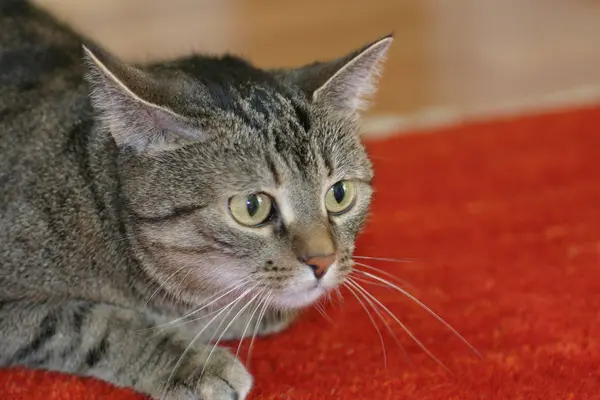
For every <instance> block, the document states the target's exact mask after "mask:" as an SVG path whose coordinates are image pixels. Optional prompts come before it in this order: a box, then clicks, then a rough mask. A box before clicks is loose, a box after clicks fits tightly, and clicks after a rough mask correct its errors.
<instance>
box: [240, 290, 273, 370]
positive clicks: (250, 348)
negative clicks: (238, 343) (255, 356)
mask: <svg viewBox="0 0 600 400" xmlns="http://www.w3.org/2000/svg"><path fill="white" fill-rule="evenodd" d="M272 297H273V295H270V296H267V297H265V302H264V304H263V307H262V309H261V310H260V313H259V314H258V318H257V320H256V326H255V327H254V333H253V334H252V340H250V347H249V348H248V353H247V354H246V364H247V366H248V367H249V366H250V357H251V355H252V347H253V346H254V340H255V339H256V334H257V333H258V329H259V328H260V324H261V322H262V319H263V318H264V316H265V313H266V311H267V309H268V308H269V302H270V300H271V298H272Z"/></svg>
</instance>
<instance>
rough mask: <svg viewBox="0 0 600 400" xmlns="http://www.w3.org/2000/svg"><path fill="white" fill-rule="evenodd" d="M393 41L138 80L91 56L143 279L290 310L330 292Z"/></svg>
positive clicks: (361, 215) (175, 68) (171, 69)
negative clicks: (291, 63)
mask: <svg viewBox="0 0 600 400" xmlns="http://www.w3.org/2000/svg"><path fill="white" fill-rule="evenodd" d="M391 42H392V38H391V37H390V36H388V37H385V38H383V39H380V40H378V41H376V42H374V43H372V44H370V45H368V46H365V47H364V48H362V49H360V50H358V51H355V52H353V53H351V54H350V55H348V56H346V57H343V58H340V59H337V60H334V61H331V62H326V63H315V64H311V65H308V66H305V67H302V68H298V69H291V70H277V71H265V70H260V69H257V68H255V67H253V66H251V65H250V64H248V63H246V62H245V61H242V60H240V59H238V58H234V57H223V58H207V57H200V56H192V57H189V58H185V59H179V60H176V61H171V62H165V63H161V64H157V65H153V66H149V67H146V68H143V69H140V68H136V67H133V66H129V65H126V64H124V63H122V62H120V61H118V60H116V59H115V58H114V57H112V56H109V55H107V54H106V53H104V52H102V51H100V50H94V51H93V52H92V51H91V50H89V49H88V48H85V57H86V60H87V65H88V74H87V78H88V81H89V82H90V84H91V88H92V92H91V93H92V95H91V96H92V102H93V104H94V107H95V109H96V110H97V112H98V122H99V123H100V124H102V126H104V128H105V131H109V132H110V134H111V135H112V138H113V139H114V142H115V143H116V146H117V148H118V154H119V155H118V173H119V179H120V184H121V190H122V193H121V198H122V201H123V209H124V210H123V213H124V218H125V220H126V221H127V228H128V235H129V239H130V241H131V245H132V248H133V250H134V252H135V255H136V257H137V259H138V260H139V262H140V265H142V267H143V268H144V269H145V271H146V273H147V274H148V275H149V276H150V277H152V279H154V280H155V281H156V282H157V283H159V284H160V285H161V286H162V287H163V288H164V289H165V290H166V291H167V292H169V293H170V294H171V295H172V296H174V297H176V298H179V299H182V300H185V301H188V302H192V303H200V302H202V301H206V298H207V296H211V295H212V296H215V297H216V296H218V295H226V296H225V298H226V297H230V296H229V295H228V294H231V295H234V294H235V295H239V294H240V293H246V301H249V300H250V299H258V298H261V299H263V298H266V297H268V298H269V301H270V302H271V304H273V305H275V306H279V307H282V308H296V307H302V306H306V305H308V304H310V303H311V302H313V301H315V300H316V299H317V298H319V297H320V296H321V295H323V294H324V293H326V292H327V291H328V290H331V289H333V288H336V287H338V286H339V285H340V284H341V283H342V282H343V281H344V279H345V278H346V277H347V276H348V274H349V273H350V271H351V269H352V259H351V255H352V252H353V250H354V241H355V238H356V235H357V234H358V232H359V230H360V229H361V226H362V225H363V223H364V221H365V218H366V216H367V211H368V207H369V203H370V200H371V192H372V189H371V178H372V170H371V164H370V162H369V159H368V158H367V154H366V152H365V150H364V148H363V146H362V145H361V142H360V138H359V135H358V123H359V115H360V111H361V109H362V108H363V107H364V105H365V100H366V97H367V96H368V95H369V94H370V93H371V92H372V91H373V88H374V84H375V81H376V78H377V72H378V67H379V65H380V64H381V62H382V59H383V58H384V56H385V54H386V52H387V50H388V47H389V45H390V44H391Z"/></svg>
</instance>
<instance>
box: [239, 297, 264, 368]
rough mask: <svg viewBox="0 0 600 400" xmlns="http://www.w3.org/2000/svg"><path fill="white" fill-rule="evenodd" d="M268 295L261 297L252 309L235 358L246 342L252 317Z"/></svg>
mask: <svg viewBox="0 0 600 400" xmlns="http://www.w3.org/2000/svg"><path fill="white" fill-rule="evenodd" d="M265 291H266V289H265V290H263V291H261V292H260V294H261V295H262V294H263V293H264V292H265ZM267 296H268V294H267ZM267 296H265V297H263V298H262V299H259V300H258V301H257V302H256V307H255V308H254V311H252V314H251V315H250V318H249V319H248V323H246V327H245V328H244V331H243V332H242V335H241V337H240V342H239V343H238V347H237V351H236V352H235V358H238V355H239V353H240V349H241V348H242V343H243V342H244V337H245V336H246V332H247V331H248V328H249V327H250V324H251V323H252V319H253V318H254V315H256V312H257V311H258V309H259V308H260V306H261V305H262V303H263V302H265V301H266V299H267Z"/></svg>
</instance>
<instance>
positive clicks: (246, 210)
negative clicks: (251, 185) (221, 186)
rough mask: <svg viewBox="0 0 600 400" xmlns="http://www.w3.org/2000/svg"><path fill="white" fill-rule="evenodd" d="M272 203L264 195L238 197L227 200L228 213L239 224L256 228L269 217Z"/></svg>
mask: <svg viewBox="0 0 600 400" xmlns="http://www.w3.org/2000/svg"><path fill="white" fill-rule="evenodd" d="M272 210H273V201H272V200H271V198H270V197H269V196H267V195H266V194H264V193H253V194H250V195H238V196H234V197H232V198H231V199H229V212H230V213H231V215H232V216H233V218H234V219H235V220H236V221H237V222H238V223H240V224H242V225H245V226H250V227H257V226H260V225H262V224H264V223H265V222H266V221H267V220H268V219H269V217H270V216H271V213H272Z"/></svg>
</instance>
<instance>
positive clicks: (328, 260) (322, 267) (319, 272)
mask: <svg viewBox="0 0 600 400" xmlns="http://www.w3.org/2000/svg"><path fill="white" fill-rule="evenodd" d="M334 262H335V254H329V255H326V256H316V257H311V258H309V259H308V260H306V261H304V263H305V264H306V265H308V266H309V267H310V268H311V269H312V271H313V274H315V278H317V279H321V278H322V277H323V276H325V274H326V273H327V270H328V269H329V267H331V265H332V264H333V263H334Z"/></svg>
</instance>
